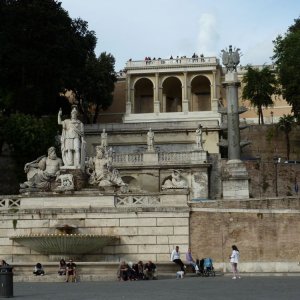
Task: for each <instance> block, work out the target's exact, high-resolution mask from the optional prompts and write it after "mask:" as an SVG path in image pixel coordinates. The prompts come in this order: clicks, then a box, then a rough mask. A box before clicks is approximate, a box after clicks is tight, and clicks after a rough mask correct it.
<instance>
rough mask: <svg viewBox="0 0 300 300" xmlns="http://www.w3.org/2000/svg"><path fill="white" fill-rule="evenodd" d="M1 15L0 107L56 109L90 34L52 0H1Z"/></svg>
mask: <svg viewBox="0 0 300 300" xmlns="http://www.w3.org/2000/svg"><path fill="white" fill-rule="evenodd" d="M0 20H1V22H0V45H1V47H0V109H2V110H3V111H4V112H5V113H6V114H10V113H15V112H23V113H30V114H34V115H36V116H40V115H44V114H52V113H57V111H58V108H59V107H60V106H62V105H63V104H64V102H63V101H62V99H64V101H65V98H64V97H63V96H61V95H63V94H64V92H65V91H66V90H68V89H72V88H75V87H76V85H77V84H78V81H79V79H80V75H81V74H82V70H84V69H85V65H86V61H87V58H88V57H89V56H91V55H94V49H95V46H96V37H95V33H94V32H93V31H89V30H88V25H87V22H85V21H83V20H81V19H77V20H72V19H71V18H70V17H69V15H68V13H67V12H66V11H65V10H64V9H63V8H62V7H61V3H59V2H57V1H56V0H43V1H40V0H26V1H24V0H1V1H0ZM65 103H67V102H66V101H65Z"/></svg>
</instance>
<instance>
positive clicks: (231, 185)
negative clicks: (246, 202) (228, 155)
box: [222, 159, 249, 200]
mask: <svg viewBox="0 0 300 300" xmlns="http://www.w3.org/2000/svg"><path fill="white" fill-rule="evenodd" d="M248 181H249V176H248V172H247V170H246V167H245V165H244V163H243V162H242V161H241V160H239V159H232V160H229V161H228V162H227V164H226V167H225V168H224V171H223V180H222V184H223V199H237V200H239V199H248V198H249V182H248Z"/></svg>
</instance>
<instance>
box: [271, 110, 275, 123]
mask: <svg viewBox="0 0 300 300" xmlns="http://www.w3.org/2000/svg"><path fill="white" fill-rule="evenodd" d="M270 115H271V123H272V124H273V121H274V119H273V117H274V113H273V111H271V112H270Z"/></svg>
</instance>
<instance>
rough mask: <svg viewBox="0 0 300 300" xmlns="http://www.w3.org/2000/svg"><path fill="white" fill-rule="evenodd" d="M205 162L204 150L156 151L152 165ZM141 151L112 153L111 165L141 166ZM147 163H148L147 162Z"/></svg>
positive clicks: (142, 157)
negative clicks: (155, 157)
mask: <svg viewBox="0 0 300 300" xmlns="http://www.w3.org/2000/svg"><path fill="white" fill-rule="evenodd" d="M206 162H207V152H206V151H194V152H193V151H192V152H158V160H157V162H156V163H155V161H153V163H152V164H153V165H156V164H159V165H168V164H169V165H182V164H199V163H206ZM144 163H145V162H144V156H143V153H133V154H131V153H128V154H127V153H122V154H114V155H113V165H114V166H115V167H118V166H127V165H128V166H143V165H144ZM147 165H149V163H147Z"/></svg>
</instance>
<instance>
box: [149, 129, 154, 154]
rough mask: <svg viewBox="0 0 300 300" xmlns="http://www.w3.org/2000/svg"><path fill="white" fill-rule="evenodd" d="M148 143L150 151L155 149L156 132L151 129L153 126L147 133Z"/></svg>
mask: <svg viewBox="0 0 300 300" xmlns="http://www.w3.org/2000/svg"><path fill="white" fill-rule="evenodd" d="M147 145H148V151H153V150H154V132H153V131H152V130H151V128H150V129H149V131H148V133H147Z"/></svg>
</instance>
